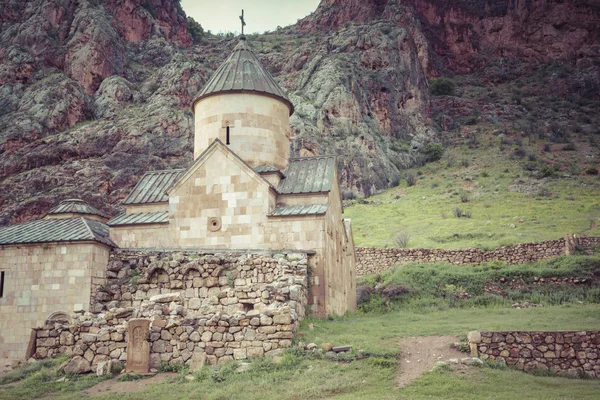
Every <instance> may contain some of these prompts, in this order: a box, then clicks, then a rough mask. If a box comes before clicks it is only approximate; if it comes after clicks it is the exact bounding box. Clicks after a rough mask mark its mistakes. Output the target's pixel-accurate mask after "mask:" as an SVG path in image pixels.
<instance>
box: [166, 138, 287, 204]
mask: <svg viewBox="0 0 600 400" xmlns="http://www.w3.org/2000/svg"><path fill="white" fill-rule="evenodd" d="M217 149H221V150H223V151H224V152H225V153H226V154H229V155H230V156H232V158H233V159H234V160H236V161H237V162H238V164H239V165H241V166H243V167H244V168H246V169H248V172H249V173H250V174H251V175H253V176H254V177H255V178H256V179H257V180H259V181H261V182H263V183H265V184H266V185H267V186H268V187H269V189H270V190H272V191H274V192H275V193H277V189H276V188H275V187H274V186H273V185H272V184H271V182H269V181H268V180H266V179H265V178H264V177H263V176H261V175H260V174H259V173H258V172H256V171H255V170H254V169H253V168H252V167H251V166H250V165H248V163H247V162H246V161H244V160H242V159H241V158H240V156H238V155H237V154H235V153H234V152H233V151H232V150H231V149H230V148H229V147H228V146H225V145H224V144H223V142H221V141H220V140H219V139H215V140H213V142H212V143H211V144H210V145H209V146H208V147H207V148H206V150H204V151H203V152H202V154H200V155H199V156H198V158H196V160H195V161H194V163H193V164H192V165H190V167H189V168H188V169H187V170H185V172H184V173H182V174H181V175H180V176H179V178H177V181H176V182H175V183H174V184H173V185H171V187H170V188H169V190H168V193H167V195H168V194H170V193H171V192H172V191H173V190H175V189H176V188H177V187H179V186H180V185H181V184H183V182H185V181H186V180H187V179H188V178H189V176H190V175H191V174H193V173H194V171H195V170H196V169H197V168H199V167H200V166H201V165H202V164H204V162H205V161H206V159H207V157H208V156H209V155H210V154H212V153H214V152H215V151H216V150H217Z"/></svg>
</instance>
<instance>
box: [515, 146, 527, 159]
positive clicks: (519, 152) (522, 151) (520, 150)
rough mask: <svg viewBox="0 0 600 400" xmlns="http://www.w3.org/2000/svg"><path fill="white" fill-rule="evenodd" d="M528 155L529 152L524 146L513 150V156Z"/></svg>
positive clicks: (521, 156) (522, 156)
mask: <svg viewBox="0 0 600 400" xmlns="http://www.w3.org/2000/svg"><path fill="white" fill-rule="evenodd" d="M526 155H527V152H526V151H525V149H524V148H522V147H519V148H517V149H515V151H513V156H515V157H517V158H524V157H525V156H526Z"/></svg>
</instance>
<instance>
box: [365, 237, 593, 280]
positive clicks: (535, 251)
mask: <svg viewBox="0 0 600 400" xmlns="http://www.w3.org/2000/svg"><path fill="white" fill-rule="evenodd" d="M596 246H600V237H579V238H576V237H573V236H572V235H569V236H567V237H566V238H564V239H559V240H549V241H546V242H540V243H523V244H519V245H516V246H507V247H501V248H499V249H496V250H491V251H485V250H480V249H459V250H442V249H378V248H364V247H362V248H361V247H358V248H356V257H357V266H356V274H357V275H358V276H364V275H369V274H378V273H380V272H383V271H385V270H388V269H390V268H393V267H395V266H396V265H401V264H406V263H410V262H421V263H437V262H447V263H451V264H480V263H484V262H489V261H503V262H506V263H508V264H526V263H531V262H535V261H539V260H546V259H549V258H553V257H558V256H564V255H570V254H573V252H574V251H575V249H576V248H583V249H588V248H593V247H596Z"/></svg>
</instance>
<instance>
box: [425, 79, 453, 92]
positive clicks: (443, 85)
mask: <svg viewBox="0 0 600 400" xmlns="http://www.w3.org/2000/svg"><path fill="white" fill-rule="evenodd" d="M430 90H431V94H433V95H436V96H453V95H454V91H455V90H456V83H455V82H454V81H453V80H452V79H448V78H436V79H433V80H432V81H431V85H430Z"/></svg>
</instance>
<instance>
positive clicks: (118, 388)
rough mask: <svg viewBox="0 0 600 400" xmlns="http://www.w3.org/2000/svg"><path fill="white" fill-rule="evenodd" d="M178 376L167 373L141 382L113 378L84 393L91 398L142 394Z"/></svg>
mask: <svg viewBox="0 0 600 400" xmlns="http://www.w3.org/2000/svg"><path fill="white" fill-rule="evenodd" d="M175 375H177V374H174V373H165V374H157V375H154V376H153V377H150V378H145V379H141V380H139V381H130V382H119V381H118V380H117V378H113V379H110V380H107V381H104V382H100V383H99V384H97V385H96V386H92V387H91V388H89V389H86V390H84V391H83V392H82V393H83V394H85V395H88V396H90V397H94V396H102V395H105V394H107V393H136V392H141V391H143V390H145V389H146V388H148V386H150V385H154V384H155V383H161V382H164V381H165V380H166V379H169V378H172V377H174V376H175Z"/></svg>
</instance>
